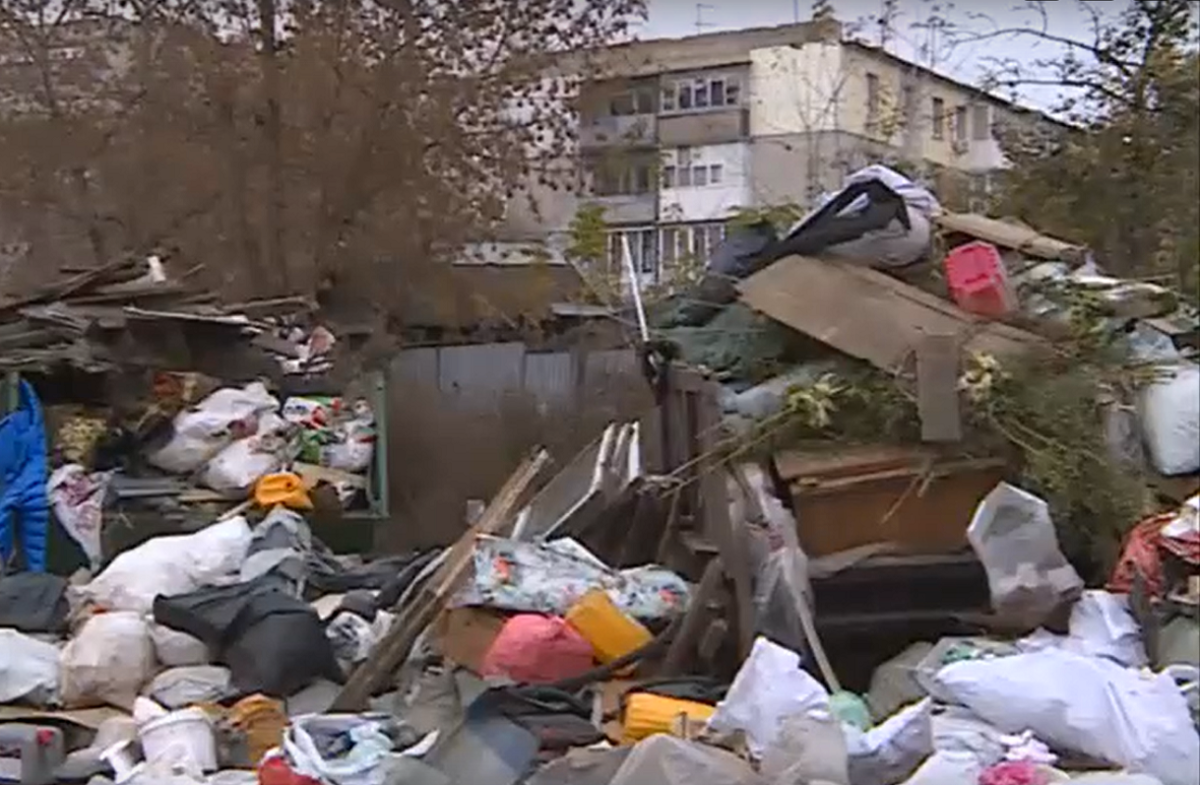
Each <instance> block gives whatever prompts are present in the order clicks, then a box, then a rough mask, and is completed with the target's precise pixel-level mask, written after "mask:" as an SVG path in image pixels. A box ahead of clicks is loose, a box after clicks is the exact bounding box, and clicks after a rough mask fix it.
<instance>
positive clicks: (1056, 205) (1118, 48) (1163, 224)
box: [958, 0, 1200, 298]
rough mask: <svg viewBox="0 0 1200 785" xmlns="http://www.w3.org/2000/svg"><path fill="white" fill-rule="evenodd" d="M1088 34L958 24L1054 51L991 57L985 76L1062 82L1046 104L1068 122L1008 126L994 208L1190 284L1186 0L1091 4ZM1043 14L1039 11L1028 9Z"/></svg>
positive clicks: (1192, 229) (1192, 146)
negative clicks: (1053, 103)
mask: <svg viewBox="0 0 1200 785" xmlns="http://www.w3.org/2000/svg"><path fill="white" fill-rule="evenodd" d="M1078 5H1079V6H1080V7H1082V8H1084V9H1085V10H1087V11H1088V12H1089V13H1090V14H1091V17H1090V18H1091V19H1092V33H1093V34H1092V36H1091V38H1090V39H1089V40H1080V39H1074V38H1067V37H1064V36H1060V35H1052V34H1050V33H1049V32H1047V30H1046V28H1045V27H1044V26H1043V27H1041V28H1038V27H1036V26H1032V27H1030V28H1020V29H1007V28H1006V29H999V30H995V31H992V32H987V33H969V32H959V33H958V36H959V40H961V41H963V42H975V43H978V42H982V41H990V40H996V39H1001V40H1002V39H1004V38H1006V37H1019V38H1030V39H1035V40H1039V41H1042V42H1044V43H1047V44H1050V45H1052V46H1054V47H1056V48H1057V50H1058V54H1056V55H1055V56H1047V57H1042V58H1038V59H1036V60H1035V61H1034V62H1033V63H1031V64H1026V65H1018V64H1016V63H1014V62H1012V61H993V67H992V69H991V71H992V72H991V74H990V77H989V79H988V86H991V87H1005V88H1009V89H1014V90H1019V89H1021V88H1024V87H1029V86H1054V87H1060V88H1062V95H1061V101H1060V104H1059V105H1058V107H1057V109H1058V112H1059V113H1060V114H1061V115H1062V116H1063V117H1065V118H1067V119H1068V121H1069V122H1070V125H1071V126H1072V127H1069V128H1060V129H1057V130H1047V129H1045V128H1039V129H1029V128H1024V127H1016V126H1014V127H1010V128H1007V129H1005V130H1004V133H1003V135H1002V139H1001V141H1002V144H1003V147H1004V150H1005V153H1006V155H1007V156H1008V157H1009V159H1010V161H1011V162H1012V168H1011V169H1010V170H1009V171H1008V172H1007V173H1006V174H1005V177H1004V178H1003V188H1002V189H1001V197H1000V199H999V204H998V205H997V208H998V211H999V212H1001V213H1003V214H1008V215H1013V216H1016V217H1019V218H1022V219H1025V220H1030V221H1036V223H1037V225H1038V226H1039V227H1042V228H1043V229H1045V230H1047V231H1050V232H1053V233H1056V234H1059V235H1061V236H1064V237H1070V238H1072V239H1074V240H1077V241H1080V242H1084V243H1087V244H1088V245H1089V246H1091V247H1092V248H1093V249H1094V250H1095V251H1096V253H1097V255H1098V256H1100V257H1101V258H1104V259H1105V260H1106V262H1107V264H1108V265H1109V267H1110V268H1111V269H1112V270H1113V271H1114V272H1117V273H1120V274H1124V275H1134V276H1147V277H1155V276H1162V278H1161V280H1166V281H1172V282H1174V283H1175V284H1176V285H1178V286H1180V287H1181V288H1182V290H1183V291H1184V292H1186V293H1188V294H1189V295H1190V296H1191V297H1192V298H1194V297H1195V296H1196V294H1197V292H1198V288H1197V287H1198V286H1200V279H1198V278H1197V269H1198V268H1197V256H1198V250H1200V234H1198V231H1197V226H1198V225H1200V212H1198V210H1200V207H1198V205H1197V203H1196V200H1195V199H1194V198H1193V195H1194V194H1195V193H1196V191H1197V189H1198V188H1200V182H1197V180H1196V172H1197V167H1198V157H1200V119H1198V118H1200V59H1198V56H1197V44H1198V37H1197V17H1196V8H1195V4H1194V3H1189V2H1186V0H1154V1H1153V2H1145V3H1131V4H1129V5H1128V6H1126V7H1125V8H1124V9H1123V10H1121V11H1120V12H1119V13H1115V14H1111V15H1106V14H1103V13H1101V12H1100V11H1098V10H1096V9H1095V8H1094V5H1095V4H1088V3H1079V4H1078ZM1039 9H1040V12H1041V13H1042V14H1043V19H1044V13H1045V9H1044V8H1040V6H1039Z"/></svg>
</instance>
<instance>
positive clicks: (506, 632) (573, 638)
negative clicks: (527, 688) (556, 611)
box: [480, 614, 595, 684]
mask: <svg viewBox="0 0 1200 785" xmlns="http://www.w3.org/2000/svg"><path fill="white" fill-rule="evenodd" d="M594 656H595V655H594V653H593V651H592V644H590V643H588V642H587V640H586V639H584V637H583V636H582V635H580V634H579V633H578V632H576V631H575V628H574V627H572V626H571V625H569V624H567V623H566V622H565V621H563V620H562V619H560V618H558V617H557V616H538V615H535V614H521V615H519V616H513V617H512V618H511V619H509V620H508V621H506V622H505V623H504V627H503V628H501V630H500V634H499V635H497V636H496V639H495V640H493V641H492V645H491V646H490V647H488V651H487V654H486V655H485V656H484V658H483V667H482V668H481V669H480V670H481V671H482V673H480V675H481V676H484V677H489V676H500V677H507V678H510V679H512V680H513V681H516V682H520V683H522V684H548V683H550V682H555V681H561V680H562V679H569V678H571V677H574V676H578V675H580V674H582V673H586V672H587V671H589V670H591V668H592V660H593V659H594Z"/></svg>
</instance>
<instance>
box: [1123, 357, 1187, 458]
mask: <svg viewBox="0 0 1200 785" xmlns="http://www.w3.org/2000/svg"><path fill="white" fill-rule="evenodd" d="M1138 414H1139V416H1140V417H1141V420H1142V431H1143V433H1144V435H1145V439H1146V447H1147V449H1148V451H1149V453H1150V460H1151V461H1152V462H1153V464H1154V468H1156V469H1157V470H1158V471H1159V472H1161V473H1162V474H1165V475H1167V476H1176V475H1180V474H1190V473H1192V472H1194V471H1196V470H1198V469H1200V366H1196V365H1194V364H1192V363H1186V364H1182V365H1179V366H1176V367H1175V369H1174V372H1173V373H1172V374H1170V375H1169V376H1168V377H1167V378H1165V379H1160V380H1157V381H1155V382H1154V383H1153V384H1150V385H1149V386H1147V387H1146V388H1145V389H1144V390H1142V398H1141V401H1140V406H1139V407H1138Z"/></svg>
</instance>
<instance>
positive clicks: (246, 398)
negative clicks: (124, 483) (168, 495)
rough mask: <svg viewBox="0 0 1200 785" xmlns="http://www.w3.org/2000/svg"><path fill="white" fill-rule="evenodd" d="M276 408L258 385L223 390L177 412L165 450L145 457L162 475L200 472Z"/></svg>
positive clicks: (274, 401) (270, 398)
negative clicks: (187, 408)
mask: <svg viewBox="0 0 1200 785" xmlns="http://www.w3.org/2000/svg"><path fill="white" fill-rule="evenodd" d="M278 408H279V401H277V400H276V399H275V398H273V397H272V396H271V394H270V393H268V392H267V388H266V387H265V386H264V385H263V384H262V383H261V382H253V383H252V384H248V385H246V386H245V387H243V388H242V389H240V390H239V389H237V388H233V387H225V388H222V389H220V390H217V391H216V392H214V393H213V394H212V395H210V396H208V397H207V398H205V399H204V400H203V401H201V402H200V403H199V404H198V405H197V406H196V407H195V408H193V409H189V410H187V411H184V412H180V413H179V414H178V415H176V417H175V421H174V423H173V426H174V434H173V435H172V438H171V441H170V442H168V443H167V444H166V445H165V446H163V447H162V448H160V449H159V450H157V451H155V452H154V453H152V454H150V455H148V456H146V457H147V460H148V461H149V462H150V463H151V464H152V465H154V466H157V467H158V468H160V469H162V470H163V471H167V472H172V473H175V474H187V473H188V472H192V471H195V470H196V469H198V468H200V467H201V466H202V465H203V464H204V463H205V462H206V461H208V460H210V459H211V458H212V457H213V456H215V455H216V454H217V453H218V452H220V451H221V449H222V448H223V447H225V445H227V444H229V443H230V442H232V441H233V440H234V439H235V438H236V437H237V435H238V433H239V432H241V433H244V434H246V435H249V434H252V433H254V432H255V431H257V430H258V417H259V415H261V414H262V413H264V412H273V411H275V410H277V409H278Z"/></svg>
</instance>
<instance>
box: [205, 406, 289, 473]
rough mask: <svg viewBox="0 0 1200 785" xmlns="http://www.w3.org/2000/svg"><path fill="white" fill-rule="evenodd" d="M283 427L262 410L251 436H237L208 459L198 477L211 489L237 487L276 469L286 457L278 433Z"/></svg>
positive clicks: (284, 423) (276, 417)
mask: <svg viewBox="0 0 1200 785" xmlns="http://www.w3.org/2000/svg"><path fill="white" fill-rule="evenodd" d="M287 427H288V423H287V421H286V420H284V419H283V418H282V417H280V416H279V415H277V414H275V413H274V412H266V413H264V414H263V415H262V416H261V417H260V418H259V420H258V430H257V431H256V432H255V434H254V435H253V436H249V437H247V438H245V439H238V440H237V441H235V442H234V443H233V444H230V445H229V446H228V447H226V448H225V449H223V450H221V451H220V452H219V453H217V455H216V457H214V458H213V459H212V460H211V461H209V462H208V465H207V466H205V468H204V476H203V477H202V478H201V481H202V482H203V483H204V484H205V485H207V486H208V487H209V488H212V489H213V490H215V491H241V490H246V489H247V488H249V487H250V486H251V485H253V484H254V483H255V482H257V481H258V479H259V478H260V477H263V476H264V475H267V474H271V473H272V472H276V471H279V469H280V468H281V467H282V466H283V464H284V461H285V460H286V459H287V455H286V453H287V440H286V439H285V438H284V437H283V436H282V434H283V432H284V431H285V430H286V429H287Z"/></svg>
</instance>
